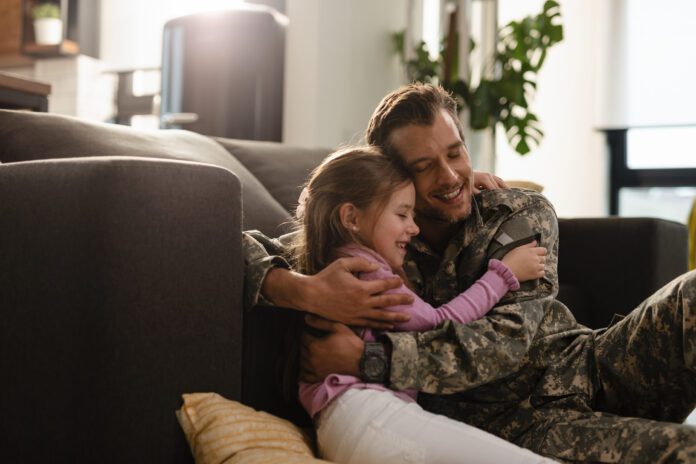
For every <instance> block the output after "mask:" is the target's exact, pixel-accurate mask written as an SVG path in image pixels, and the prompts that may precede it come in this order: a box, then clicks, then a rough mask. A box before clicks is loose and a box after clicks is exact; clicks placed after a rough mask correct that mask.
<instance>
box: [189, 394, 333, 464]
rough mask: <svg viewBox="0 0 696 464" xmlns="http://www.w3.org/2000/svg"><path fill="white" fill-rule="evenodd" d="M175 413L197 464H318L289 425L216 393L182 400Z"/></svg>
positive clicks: (299, 432) (302, 436) (297, 431)
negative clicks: (182, 402)
mask: <svg viewBox="0 0 696 464" xmlns="http://www.w3.org/2000/svg"><path fill="white" fill-rule="evenodd" d="M182 398H183V400H184V404H183V405H182V407H181V409H179V410H178V411H177V412H176V415H177V418H178V420H179V424H180V425H181V428H182V429H183V430H184V434H185V435H186V439H187V441H188V443H189V445H190V446H191V452H192V453H193V456H194V458H195V460H196V464H221V463H225V464H254V463H266V464H271V463H278V464H281V463H297V464H300V463H302V464H304V463H322V462H326V461H322V460H319V459H315V458H314V457H313V454H312V449H311V447H310V445H309V438H308V437H307V436H306V435H305V434H304V433H303V432H302V430H300V429H299V428H298V427H297V426H295V425H294V424H293V423H291V422H288V421H286V420H284V419H280V418H278V417H276V416H273V415H271V414H268V413H265V412H263V411H256V410H254V409H253V408H250V407H248V406H245V405H243V404H241V403H238V402H236V401H231V400H228V399H226V398H223V397H222V396H220V395H218V394H217V393H191V394H184V395H182Z"/></svg>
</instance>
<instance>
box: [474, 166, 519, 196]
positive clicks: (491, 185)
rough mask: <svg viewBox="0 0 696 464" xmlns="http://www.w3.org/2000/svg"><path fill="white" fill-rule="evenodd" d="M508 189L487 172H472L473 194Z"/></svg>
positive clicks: (501, 181)
mask: <svg viewBox="0 0 696 464" xmlns="http://www.w3.org/2000/svg"><path fill="white" fill-rule="evenodd" d="M506 188H510V187H508V185H507V184H506V183H505V181H504V180H503V179H501V178H500V177H498V176H494V175H493V174H491V173H488V172H481V171H474V193H479V192H481V190H495V189H506Z"/></svg>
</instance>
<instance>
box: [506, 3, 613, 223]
mask: <svg viewBox="0 0 696 464" xmlns="http://www.w3.org/2000/svg"><path fill="white" fill-rule="evenodd" d="M604 1H605V0H583V1H574V0H565V1H564V0H561V1H560V4H561V12H562V15H563V27H564V40H563V41H562V42H561V43H559V44H557V45H556V46H554V47H553V48H552V49H551V50H550V51H549V54H548V57H547V60H546V62H545V64H544V67H543V68H542V70H541V73H540V75H539V80H538V91H537V93H536V97H535V99H534V101H533V103H532V108H533V111H534V112H535V113H536V114H537V115H538V116H539V119H540V121H541V123H542V127H543V130H544V133H545V136H544V139H543V141H542V143H541V145H540V146H539V147H538V148H534V149H532V151H531V152H530V153H529V154H527V155H526V156H520V155H519V154H517V153H516V152H515V151H514V150H513V149H512V148H510V146H509V145H508V143H507V139H506V138H505V134H504V133H503V131H502V130H498V132H497V144H496V147H497V156H498V158H497V164H496V173H497V174H498V175H500V176H501V177H503V178H506V179H525V180H532V181H534V182H537V183H539V184H541V185H543V186H544V194H545V195H546V196H547V197H548V198H549V200H551V202H552V203H553V204H554V206H555V207H556V211H557V213H558V215H559V216H562V217H580V216H601V215H605V214H606V213H607V211H608V202H607V191H608V179H607V175H608V171H607V155H606V152H605V146H604V137H603V135H602V134H601V133H600V132H598V131H597V128H598V127H599V126H598V121H599V115H598V113H599V111H600V105H599V100H600V96H601V95H602V93H603V92H604V91H603V89H602V88H601V82H602V81H601V77H602V72H601V69H600V68H601V66H600V63H601V62H602V60H603V58H604V56H603V55H602V54H601V52H600V51H601V50H603V49H604V48H606V47H610V45H609V42H605V38H604V37H605V36H604V34H605V33H604V32H603V31H604V29H605V28H604V24H605V22H606V19H607V18H606V15H605V9H604V8H603V6H602V3H603V2H604ZM543 3H544V2H543V0H500V3H499V8H500V9H499V15H500V16H499V21H500V24H501V25H503V24H506V23H507V22H509V21H510V20H512V19H520V18H522V17H524V16H526V15H528V14H537V13H538V12H540V11H541V10H542V7H543Z"/></svg>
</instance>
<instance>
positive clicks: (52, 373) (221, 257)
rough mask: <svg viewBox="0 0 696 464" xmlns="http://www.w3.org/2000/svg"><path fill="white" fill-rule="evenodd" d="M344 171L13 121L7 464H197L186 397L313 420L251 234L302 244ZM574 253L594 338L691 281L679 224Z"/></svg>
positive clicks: (565, 245) (576, 299)
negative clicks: (321, 176)
mask: <svg viewBox="0 0 696 464" xmlns="http://www.w3.org/2000/svg"><path fill="white" fill-rule="evenodd" d="M327 153H328V150H324V149H304V148H297V147H290V146H286V145H282V144H276V143H269V142H251V141H239V140H225V139H210V138H207V137H204V136H201V135H197V134H194V133H191V132H186V131H155V132H144V131H137V130H133V129H130V128H126V127H121V126H114V125H106V124H93V123H87V122H84V121H80V120H76V119H72V118H68V117H62V116H56V115H50V114H38V113H26V112H15V111H6V110H0V316H1V318H0V320H1V321H2V322H1V324H0V343H1V344H2V348H1V349H0V372H1V373H2V374H1V375H2V381H1V385H2V387H1V394H0V411H1V412H2V413H1V414H0V421H1V425H0V437H2V438H0V440H2V442H1V444H0V460H2V461H3V462H39V461H50V462H63V461H71V462H91V461H101V462H191V454H190V452H189V450H188V449H187V445H186V442H185V440H184V436H183V434H182V433H181V431H180V429H179V426H178V424H177V422H176V419H175V415H174V410H175V409H177V408H178V407H179V406H180V404H181V399H180V395H181V394H182V393H184V392H193V391H215V392H218V393H220V394H221V395H223V396H226V397H228V398H231V399H239V400H242V401H243V402H245V403H247V404H249V405H252V406H254V407H256V408H260V409H265V410H268V411H270V412H272V413H275V414H278V415H280V416H284V417H289V418H291V419H293V420H295V421H296V422H302V421H303V420H305V419H306V418H304V417H303V416H302V413H301V411H299V410H298V409H296V408H295V407H292V406H289V405H287V404H285V403H284V402H283V400H282V399H281V394H280V391H281V388H280V385H279V383H278V378H277V376H276V374H277V370H276V367H277V366H276V364H275V363H276V359H277V355H278V353H279V352H280V351H281V350H282V347H281V346H280V342H279V340H281V339H282V335H283V332H284V327H285V321H286V320H287V318H288V317H289V315H290V312H289V311H287V310H282V309H270V308H260V309H259V310H258V311H252V312H250V313H249V314H243V312H242V307H241V300H242V290H243V289H242V282H243V279H242V272H243V263H242V255H241V252H240V233H241V230H243V229H259V230H261V231H263V232H265V233H266V234H269V235H277V234H280V233H282V232H284V231H286V230H287V220H288V219H289V213H288V211H289V210H291V209H292V208H293V205H294V202H295V200H296V198H297V196H298V194H299V186H300V185H301V184H302V182H303V180H304V179H305V177H306V175H307V174H308V172H309V171H310V170H311V168H312V167H314V166H315V165H316V164H317V163H318V162H319V161H320V160H321V159H322V158H323V157H324V156H325V155H326V154H327ZM560 241H561V242H560V265H559V266H560V269H559V276H560V280H561V291H560V294H559V298H560V299H561V301H564V302H565V303H566V304H568V306H569V307H570V308H571V309H573V311H575V313H576V315H577V317H578V319H579V320H580V321H581V322H584V323H586V324H588V325H590V326H593V327H601V326H603V325H606V323H607V322H608V321H609V319H610V318H611V316H612V315H613V313H614V312H627V311H629V310H630V309H631V307H632V306H633V305H635V304H636V303H638V302H639V301H641V300H642V299H643V298H644V297H646V296H647V295H649V294H650V293H651V292H652V291H654V290H655V289H657V288H658V287H659V286H661V285H662V284H664V283H665V282H667V281H668V280H670V279H671V278H673V277H674V276H676V275H678V274H680V273H682V272H684V271H685V270H686V259H687V254H686V246H687V245H686V243H687V233H686V228H685V227H684V226H682V225H679V224H676V223H671V222H668V221H661V220H655V219H617V218H606V219H572V220H562V221H560Z"/></svg>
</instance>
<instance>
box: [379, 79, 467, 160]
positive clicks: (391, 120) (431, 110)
mask: <svg viewBox="0 0 696 464" xmlns="http://www.w3.org/2000/svg"><path fill="white" fill-rule="evenodd" d="M441 109H444V110H445V111H447V113H448V114H449V115H450V116H451V117H452V120H453V121H454V123H455V124H456V125H457V130H458V131H459V136H460V137H461V138H462V141H463V140H464V133H463V128H462V124H461V122H460V121H459V117H458V116H457V102H456V101H455V100H454V98H452V96H451V95H450V94H449V93H448V92H447V91H446V90H445V89H443V88H442V87H440V86H439V85H438V86H435V85H432V84H423V83H420V82H416V83H413V84H409V85H405V86H402V87H399V88H398V89H396V90H394V91H393V92H391V93H389V94H388V95H387V96H386V97H384V98H383V99H382V101H381V102H380V103H379V105H378V106H377V109H375V111H374V113H372V117H371V118H370V122H369V124H368V125H367V132H366V136H365V138H366V140H367V143H368V144H370V145H373V146H377V147H379V148H381V149H382V150H383V151H384V153H386V154H387V155H390V156H391V155H395V154H398V153H396V150H395V149H394V147H393V146H391V143H390V136H391V134H392V132H393V131H394V130H396V129H399V128H401V127H404V126H409V125H412V124H415V125H419V126H430V125H432V124H433V123H434V122H435V116H436V115H437V113H438V111H439V110H441Z"/></svg>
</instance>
